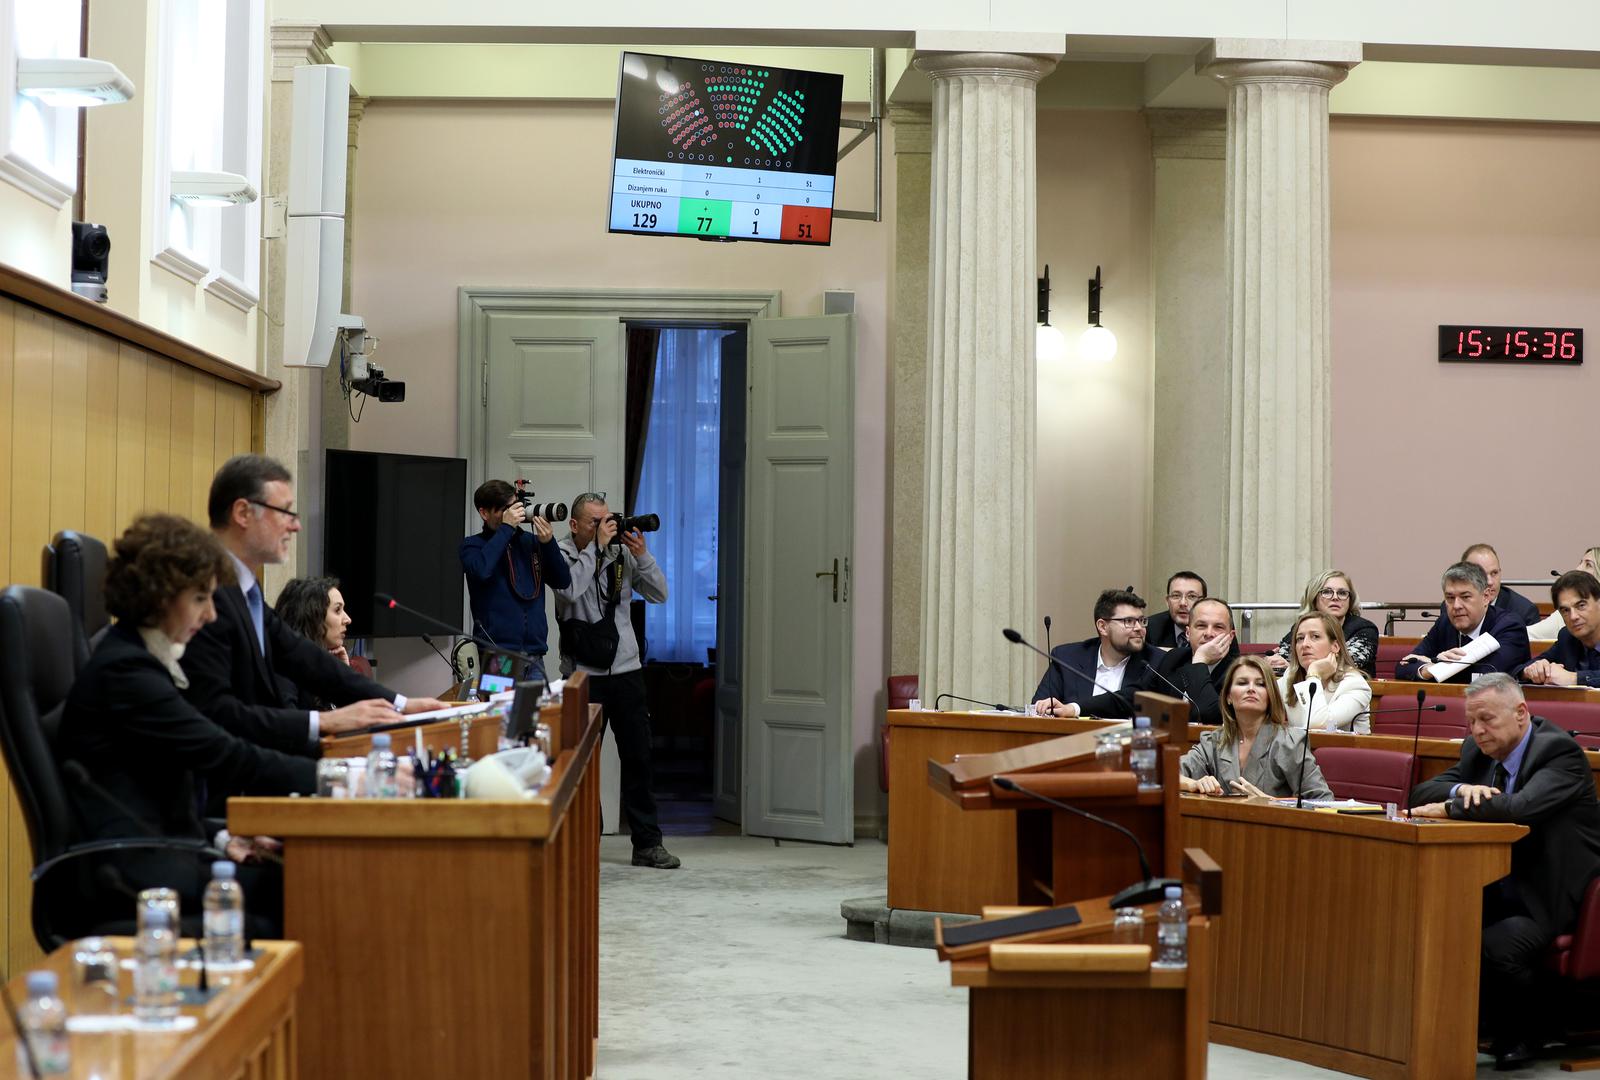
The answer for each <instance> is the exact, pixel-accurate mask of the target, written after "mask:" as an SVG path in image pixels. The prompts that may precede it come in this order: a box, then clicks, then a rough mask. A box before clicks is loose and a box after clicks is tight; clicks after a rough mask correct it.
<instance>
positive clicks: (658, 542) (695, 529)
mask: <svg viewBox="0 0 1600 1080" xmlns="http://www.w3.org/2000/svg"><path fill="white" fill-rule="evenodd" d="M726 333H727V331H725V330H663V331H661V340H660V344H659V345H658V346H657V349H656V382H655V389H654V392H653V394H652V396H651V402H650V428H649V434H648V435H647V436H646V437H645V443H644V468H643V470H642V471H641V473H640V476H639V499H638V505H637V506H632V507H629V508H628V513H630V514H632V513H641V512H642V513H647V514H659V515H661V531H660V532H658V533H655V534H654V535H649V534H646V536H645V542H646V543H647V544H648V545H649V546H650V550H651V552H653V553H654V554H655V557H656V561H657V562H659V563H660V564H661V569H662V570H663V571H664V572H665V573H666V575H667V602H666V603H665V604H659V605H657V604H651V605H650V606H649V607H648V608H647V609H646V615H645V619H646V622H645V636H646V637H648V638H649V641H650V658H651V659H653V660H680V661H691V662H694V663H700V664H703V663H705V662H706V650H707V649H709V648H713V647H715V646H716V644H717V605H716V604H715V603H714V602H712V601H711V600H708V599H707V597H709V596H711V595H712V594H714V593H715V592H716V591H717V494H718V492H717V462H718V458H719V456H720V449H721V431H720V428H721V412H720V401H721V392H722V364H721V361H722V350H721V347H720V345H719V343H720V342H721V340H722V338H723V336H724V335H725V334H726Z"/></svg>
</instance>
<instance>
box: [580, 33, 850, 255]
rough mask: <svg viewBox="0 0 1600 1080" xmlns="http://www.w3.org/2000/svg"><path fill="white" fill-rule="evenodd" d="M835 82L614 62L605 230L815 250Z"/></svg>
mask: <svg viewBox="0 0 1600 1080" xmlns="http://www.w3.org/2000/svg"><path fill="white" fill-rule="evenodd" d="M843 96H844V76H843V75H837V74H833V73H831V72H822V71H791V70H788V69H785V68H774V67H767V66H765V65H761V64H739V63H732V62H729V61H721V60H691V59H687V58H685V57H681V56H655V55H652V54H650V53H633V52H625V53H623V54H622V72H621V74H620V75H619V76H618V85H617V118H616V134H615V140H614V143H613V148H612V165H611V168H612V172H611V211H610V226H609V231H611V232H625V233H646V234H655V235H667V236H694V237H699V238H700V239H712V240H762V241H766V242H768V243H788V244H826V243H828V241H829V239H830V237H831V236H832V234H833V186H834V168H835V165H836V163H837V162H838V158H839V106H840V101H841V100H842V99H843Z"/></svg>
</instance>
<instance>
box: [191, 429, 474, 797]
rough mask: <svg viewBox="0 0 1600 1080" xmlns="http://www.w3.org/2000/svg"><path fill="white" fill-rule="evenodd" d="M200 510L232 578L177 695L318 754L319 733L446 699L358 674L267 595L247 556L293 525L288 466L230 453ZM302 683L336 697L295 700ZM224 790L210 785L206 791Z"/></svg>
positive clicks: (245, 735) (269, 546) (273, 741)
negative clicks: (320, 704)
mask: <svg viewBox="0 0 1600 1080" xmlns="http://www.w3.org/2000/svg"><path fill="white" fill-rule="evenodd" d="M207 511H208V513H209V514H210V517H211V530H212V532H213V533H214V534H215V535H216V537H217V539H218V540H219V541H221V543H222V546H223V548H225V549H226V550H227V552H228V555H229V557H230V560H231V562H232V564H233V570H234V573H235V574H236V575H237V577H238V581H237V583H236V584H231V585H223V586H220V587H219V588H218V589H217V590H216V593H215V594H214V596H213V601H214V603H215V604H216V609H217V618H216V621H215V622H213V623H211V624H210V625H209V626H207V627H205V629H203V630H201V631H200V632H199V633H197V634H196V635H195V636H194V639H193V640H192V641H190V642H189V646H188V650H187V651H186V652H185V654H184V659H183V667H184V670H185V672H187V674H188V678H189V687H188V689H187V690H186V691H185V692H184V696H185V697H187V698H188V699H189V702H190V704H192V705H193V706H194V707H195V708H196V709H198V710H199V711H200V712H202V713H204V714H205V715H206V716H208V717H210V718H211V720H213V721H214V722H215V723H216V724H218V725H219V726H221V727H222V728H224V729H225V730H227V731H229V732H232V733H233V734H234V735H237V736H239V737H240V738H242V739H246V740H248V741H250V742H253V743H255V744H256V745H258V746H265V747H269V748H271V749H274V750H282V751H284V752H286V753H291V754H302V755H308V756H311V757H316V756H317V754H318V752H319V751H318V739H320V737H321V736H323V735H331V734H335V733H338V732H341V731H352V730H356V729H359V728H364V727H371V726H372V725H374V724H383V723H392V722H393V721H395V720H397V719H399V716H398V715H397V713H399V712H421V711H423V710H425V709H437V708H442V707H443V706H444V703H443V702H440V701H436V700H434V699H432V698H410V699H407V698H405V697H403V696H401V695H399V694H396V693H395V692H394V691H393V690H390V689H388V688H387V687H384V686H381V685H379V684H378V683H375V682H373V681H372V680H371V679H367V678H363V677H362V676H360V675H358V674H356V672H355V671H354V670H352V669H351V668H350V667H348V666H346V665H344V664H341V663H339V661H337V660H335V659H334V658H333V657H332V656H331V655H330V654H329V653H328V652H327V650H325V649H323V648H321V647H320V646H318V645H317V644H316V643H315V642H313V641H310V640H308V639H307V638H304V637H302V636H301V635H300V634H298V633H296V632H295V631H294V630H292V629H290V628H289V627H288V626H286V625H285V624H284V623H283V622H282V620H280V619H279V618H278V616H277V615H276V614H275V613H274V612H273V610H272V609H271V608H270V607H268V606H267V605H266V602H265V600H264V598H263V597H262V594H261V585H260V583H259V582H258V581H257V580H256V575H255V572H254V571H253V570H252V569H251V564H261V563H279V562H282V561H283V559H284V557H285V556H286V555H287V554H288V552H289V545H290V543H292V542H293V540H294V534H295V533H297V532H299V531H300V515H299V513H298V512H297V511H296V510H295V509H294V487H293V482H292V480H291V478H290V475H289V470H288V469H285V468H284V467H283V466H282V465H280V464H279V463H278V462H276V461H274V460H272V459H271V458H268V457H262V456H260V455H257V454H241V455H239V456H237V457H233V458H230V459H228V461H226V462H225V463H223V466H222V468H221V469H219V470H217V475H216V476H215V477H214V478H213V479H212V481H211V494H210V498H209V499H208V500H207ZM300 690H305V691H307V692H309V694H311V695H314V696H315V697H317V698H319V699H321V700H324V701H332V702H335V703H337V704H338V705H340V706H341V707H340V708H335V709H330V710H325V711H322V712H317V711H309V710H306V709H302V708H298V707H296V705H295V701H296V696H297V692H298V691H300ZM226 794H227V792H220V791H213V792H211V795H212V797H213V798H217V797H220V796H225V795H226Z"/></svg>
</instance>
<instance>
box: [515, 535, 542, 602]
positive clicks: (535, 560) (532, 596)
mask: <svg viewBox="0 0 1600 1080" xmlns="http://www.w3.org/2000/svg"><path fill="white" fill-rule="evenodd" d="M519 537H520V534H519ZM516 550H517V544H516V543H515V542H513V543H510V544H507V545H506V569H507V570H508V571H509V572H510V574H511V593H512V595H513V596H515V597H516V598H517V599H518V600H537V599H538V598H539V589H540V587H541V586H543V584H544V575H543V573H541V570H542V568H541V567H540V566H539V546H538V544H535V545H534V548H533V557H532V558H531V559H529V562H531V563H532V564H533V591H532V592H531V593H527V594H524V593H523V591H522V590H521V589H519V588H517V560H516V559H515V558H513V556H514V555H515V553H516Z"/></svg>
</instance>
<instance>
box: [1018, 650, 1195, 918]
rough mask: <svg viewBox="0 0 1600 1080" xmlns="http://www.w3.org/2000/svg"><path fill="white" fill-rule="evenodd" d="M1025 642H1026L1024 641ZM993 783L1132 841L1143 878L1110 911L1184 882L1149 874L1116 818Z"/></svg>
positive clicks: (1161, 895)
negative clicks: (1075, 815)
mask: <svg viewBox="0 0 1600 1080" xmlns="http://www.w3.org/2000/svg"><path fill="white" fill-rule="evenodd" d="M1024 644H1026V643H1025V642H1024ZM994 786H995V787H997V788H1001V789H1003V790H1005V791H1015V792H1016V793H1017V794H1019V795H1026V796H1028V797H1029V798H1032V799H1038V800H1039V801H1040V802H1043V803H1049V804H1050V805H1051V806H1054V807H1056V808H1057V809H1059V810H1065V811H1067V812H1068V813H1069V814H1077V815H1078V816H1079V817H1081V818H1087V819H1088V820H1090V821H1092V822H1094V823H1095V824H1096V825H1104V826H1105V827H1106V828H1108V829H1115V830H1116V831H1117V832H1119V833H1121V834H1122V835H1123V836H1126V837H1127V838H1128V839H1129V840H1131V841H1132V842H1133V850H1134V851H1136V852H1137V853H1138V855H1139V870H1140V871H1141V873H1143V875H1144V877H1143V880H1140V881H1136V882H1134V883H1133V884H1132V885H1129V886H1128V887H1127V888H1126V889H1123V890H1122V891H1121V892H1119V893H1117V895H1115V896H1113V897H1112V898H1111V908H1112V910H1116V909H1117V908H1119V907H1132V906H1134V905H1137V904H1150V903H1154V902H1155V901H1157V900H1160V899H1162V898H1164V897H1165V896H1166V895H1167V886H1169V885H1178V886H1181V885H1182V884H1183V882H1181V881H1179V880H1178V879H1176V878H1158V877H1152V876H1151V874H1150V860H1149V859H1147V858H1145V854H1144V845H1143V844H1141V843H1140V842H1139V838H1138V837H1137V836H1135V835H1133V833H1132V832H1130V831H1129V830H1127V829H1125V828H1123V827H1122V826H1121V825H1118V824H1117V823H1116V822H1115V821H1108V820H1106V819H1105V818H1103V817H1101V816H1100V815H1098V814H1091V813H1089V811H1087V810H1082V809H1079V808H1078V807H1076V806H1073V805H1072V804H1071V803H1065V802H1062V801H1061V800H1060V799H1052V798H1050V797H1049V796H1048V795H1040V794H1039V793H1038V792H1036V791H1030V790H1028V789H1027V788H1025V787H1023V786H1022V785H1021V784H1019V783H1017V782H1016V781H1015V780H1013V779H1011V778H1010V777H1009V776H997V777H995V778H994Z"/></svg>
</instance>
